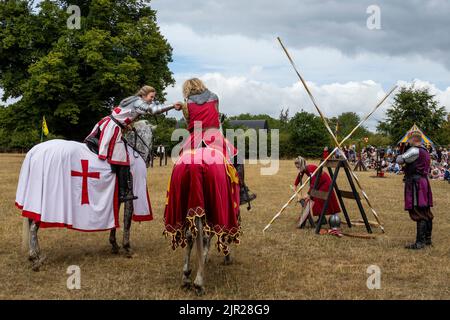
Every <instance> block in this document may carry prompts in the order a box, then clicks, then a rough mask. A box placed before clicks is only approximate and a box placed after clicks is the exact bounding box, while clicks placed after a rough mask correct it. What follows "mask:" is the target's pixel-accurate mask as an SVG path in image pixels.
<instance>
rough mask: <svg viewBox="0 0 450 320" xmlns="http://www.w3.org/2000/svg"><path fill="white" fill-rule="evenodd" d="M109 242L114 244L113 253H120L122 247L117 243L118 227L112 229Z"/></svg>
mask: <svg viewBox="0 0 450 320" xmlns="http://www.w3.org/2000/svg"><path fill="white" fill-rule="evenodd" d="M109 243H110V244H111V246H112V248H111V252H112V253H113V254H118V253H119V249H120V247H119V245H118V244H117V240H116V228H113V229H111V231H110V232H109Z"/></svg>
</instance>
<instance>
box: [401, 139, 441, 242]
mask: <svg viewBox="0 0 450 320" xmlns="http://www.w3.org/2000/svg"><path fill="white" fill-rule="evenodd" d="M408 138H409V140H408V141H409V144H410V148H409V149H408V150H407V151H406V152H405V153H404V154H402V155H399V156H398V157H397V162H398V163H400V164H405V167H404V171H405V179H404V182H405V210H407V211H408V212H409V216H410V217H411V219H412V220H413V221H415V222H416V224H417V235H416V241H415V242H414V243H412V244H409V245H407V246H406V248H407V249H423V248H425V246H427V245H431V233H432V230H433V214H432V213H431V207H432V206H433V194H432V192H431V186H430V182H429V181H428V173H429V172H430V154H429V152H428V150H427V149H426V148H425V147H424V146H423V145H422V135H421V133H420V131H412V132H410V134H409V137H408Z"/></svg>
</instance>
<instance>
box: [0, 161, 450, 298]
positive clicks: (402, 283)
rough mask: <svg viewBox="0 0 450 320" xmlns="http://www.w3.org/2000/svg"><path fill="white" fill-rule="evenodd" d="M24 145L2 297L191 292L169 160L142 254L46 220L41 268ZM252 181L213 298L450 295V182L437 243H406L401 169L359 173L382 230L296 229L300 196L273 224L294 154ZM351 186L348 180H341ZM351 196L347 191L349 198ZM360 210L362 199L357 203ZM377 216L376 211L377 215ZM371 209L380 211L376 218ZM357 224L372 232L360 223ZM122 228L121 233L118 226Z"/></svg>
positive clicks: (4, 202) (7, 214)
mask: <svg viewBox="0 0 450 320" xmlns="http://www.w3.org/2000/svg"><path fill="white" fill-rule="evenodd" d="M22 159H23V156H21V155H0V182H1V183H0V193H1V195H2V198H1V200H0V299H37V298H49V299H95V298H99V299H117V298H121V299H191V298H196V297H195V295H194V294H193V293H191V292H187V293H186V292H185V291H182V290H181V289H180V283H181V268H182V251H181V250H177V251H175V252H173V251H172V250H171V249H170V247H169V239H165V238H164V237H163V236H162V230H163V225H162V212H163V204H164V195H165V187H166V185H167V179H168V177H169V174H170V170H171V168H170V167H165V168H160V167H155V168H154V169H151V170H149V188H150V197H151V200H152V205H153V210H154V216H155V220H154V221H152V222H146V223H142V224H133V226H132V246H133V248H134V250H135V253H136V255H135V257H134V258H132V259H127V258H125V257H124V256H123V255H118V256H115V255H111V254H110V246H109V244H108V233H104V232H100V233H89V234H86V233H81V232H76V231H70V230H61V229H46V230H40V232H39V236H40V241H41V247H42V249H43V251H44V253H45V254H46V255H47V261H46V264H45V265H44V267H43V268H42V270H41V271H40V272H38V273H35V272H33V271H31V270H30V268H29V264H28V261H27V259H26V255H25V254H24V253H23V252H21V249H20V244H21V226H22V219H21V218H20V216H19V212H18V210H17V209H15V207H14V196H15V189H16V185H17V178H18V174H19V169H20V165H21V162H22ZM246 173H247V180H248V184H249V185H250V186H251V187H252V189H253V190H254V191H255V192H256V193H257V194H258V199H257V201H255V203H254V208H253V210H252V211H250V212H247V211H246V210H244V211H243V212H242V226H243V231H244V234H243V235H242V239H241V240H242V243H241V245H240V246H238V247H233V257H234V259H235V260H234V264H233V265H231V266H224V265H222V264H221V262H222V257H221V256H220V255H218V254H217V253H216V252H215V251H212V253H211V259H210V262H209V264H208V265H207V271H206V277H207V278H206V280H207V282H206V285H207V287H206V289H207V295H206V296H205V299H449V298H450V263H449V262H450V259H449V258H450V249H449V243H450V222H449V218H450V213H449V211H448V208H449V207H450V199H449V191H450V185H448V184H447V183H444V182H432V187H433V192H434V197H435V208H434V210H433V212H434V214H435V216H436V219H435V227H434V243H435V244H434V247H433V248H431V249H426V250H422V251H419V252H411V251H407V250H405V249H403V245H404V244H405V243H406V242H407V241H409V240H411V239H413V236H414V233H415V226H414V223H413V222H412V221H410V219H409V218H408V215H407V213H405V212H404V211H403V209H402V181H401V177H399V176H393V175H389V177H388V178H385V179H376V178H371V177H370V176H372V175H373V174H374V173H373V172H365V173H360V174H359V176H360V177H361V180H362V183H363V185H364V186H365V188H366V191H367V193H368V195H369V196H370V197H371V200H372V201H373V202H374V203H375V208H376V210H377V211H378V212H379V214H380V215H381V216H382V219H383V220H384V222H385V227H386V234H385V235H382V234H380V232H379V231H376V233H377V234H378V236H377V238H376V239H375V240H361V239H354V238H347V237H345V238H342V239H338V238H335V237H332V236H317V235H315V234H314V233H313V231H312V230H302V231H300V230H297V229H296V228H295V221H296V218H297V214H298V210H299V209H298V206H297V205H292V206H290V207H289V209H288V210H287V211H286V212H285V214H283V215H282V216H281V217H280V219H279V220H278V221H277V222H276V223H275V224H274V225H273V227H272V228H271V229H270V230H269V231H268V232H266V234H263V233H262V231H261V230H262V229H263V227H264V226H265V224H266V223H267V222H268V221H269V220H270V219H271V218H272V216H273V215H274V214H275V213H276V212H277V211H278V210H279V209H280V207H281V206H282V205H283V203H284V202H285V201H286V200H287V199H288V198H289V196H290V194H291V191H290V189H289V184H291V183H292V182H293V180H294V178H295V174H296V172H295V168H294V166H293V164H292V161H282V162H281V164H280V170H279V173H278V174H277V175H275V176H261V175H259V167H258V166H247V172H246ZM341 185H342V189H347V188H344V183H342V182H341ZM347 203H348V201H347ZM348 208H349V211H350V212H351V214H352V215H353V216H354V218H356V217H357V216H356V211H355V209H356V206H354V205H349V206H348ZM370 218H371V217H370ZM371 219H372V218H371ZM353 232H364V228H363V227H357V228H356V230H353ZM119 235H121V233H119ZM72 264H75V265H79V266H80V267H81V274H82V279H81V286H82V289H81V290H68V289H67V288H66V279H67V275H66V269H67V267H68V266H69V265H72ZM372 264H376V265H378V266H380V268H381V270H382V277H381V281H382V283H381V286H382V288H381V289H380V290H368V289H367V287H366V279H367V276H368V275H367V274H366V269H367V267H368V266H369V265H372Z"/></svg>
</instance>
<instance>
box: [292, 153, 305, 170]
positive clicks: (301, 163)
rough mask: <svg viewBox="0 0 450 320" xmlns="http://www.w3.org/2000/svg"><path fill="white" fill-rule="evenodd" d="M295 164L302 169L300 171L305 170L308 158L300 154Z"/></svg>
mask: <svg viewBox="0 0 450 320" xmlns="http://www.w3.org/2000/svg"><path fill="white" fill-rule="evenodd" d="M294 163H295V165H298V170H299V171H300V172H303V171H305V169H306V160H305V158H303V157H301V156H298V157H297V158H296V159H295V162H294Z"/></svg>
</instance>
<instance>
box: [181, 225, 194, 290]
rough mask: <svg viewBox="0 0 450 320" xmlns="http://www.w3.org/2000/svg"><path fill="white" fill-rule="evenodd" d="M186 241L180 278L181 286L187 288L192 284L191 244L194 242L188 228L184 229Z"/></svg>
mask: <svg viewBox="0 0 450 320" xmlns="http://www.w3.org/2000/svg"><path fill="white" fill-rule="evenodd" d="M186 241H187V246H186V253H185V255H184V264H183V279H182V282H183V283H182V285H181V286H182V288H186V289H189V288H190V287H191V284H192V280H191V272H192V269H191V265H190V263H191V252H192V246H193V245H194V242H193V240H192V234H191V232H190V231H189V230H188V231H186Z"/></svg>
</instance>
